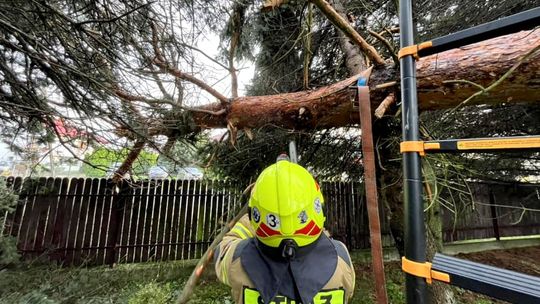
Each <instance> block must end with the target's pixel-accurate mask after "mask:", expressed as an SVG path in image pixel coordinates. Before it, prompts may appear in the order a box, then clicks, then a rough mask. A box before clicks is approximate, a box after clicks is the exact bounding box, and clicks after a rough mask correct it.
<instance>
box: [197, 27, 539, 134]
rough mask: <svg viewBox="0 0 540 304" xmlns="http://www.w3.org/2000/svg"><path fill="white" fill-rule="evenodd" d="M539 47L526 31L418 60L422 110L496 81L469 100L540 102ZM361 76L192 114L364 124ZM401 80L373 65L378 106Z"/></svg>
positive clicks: (233, 122)
mask: <svg viewBox="0 0 540 304" xmlns="http://www.w3.org/2000/svg"><path fill="white" fill-rule="evenodd" d="M539 46H540V31H523V32H519V33H516V34H512V35H507V36H502V37H498V38H495V39H491V40H488V41H485V42H481V43H476V44H473V45H470V46H467V47H462V48H459V49H455V50H451V51H447V52H444V53H441V54H438V55H432V56H429V57H426V58H421V59H420V60H419V61H418V64H417V71H418V75H417V79H418V93H419V107H420V109H421V110H435V109H448V108H453V107H457V106H459V105H460V104H461V103H462V102H463V101H465V100H467V98H469V97H470V96H472V95H473V94H476V93H477V92H479V91H482V90H483V89H485V88H487V87H489V86H490V84H492V83H495V82H497V85H496V86H494V87H493V88H492V89H490V90H489V91H487V92H485V93H483V94H481V95H480V94H479V96H477V97H476V98H474V99H472V100H471V101H470V102H468V103H469V104H494V103H502V102H538V101H539V98H538V96H540V85H539V80H540V52H538V47H539ZM511 69H512V71H511V73H510V75H506V77H505V78H504V79H502V81H500V80H501V77H503V75H505V74H506V73H507V72H509V71H510V70H511ZM358 76H359V75H357V76H353V77H350V78H348V79H345V80H343V81H340V82H338V83H335V84H332V85H330V86H327V87H322V88H319V89H316V90H311V91H302V92H296V93H284V94H278V95H268V96H247V97H238V98H235V99H232V100H231V102H230V103H229V104H225V103H222V102H221V103H215V104H210V105H206V106H203V107H200V108H198V109H195V111H193V112H192V117H193V120H194V122H195V123H196V125H197V126H199V127H202V128H219V127H227V126H229V127H230V126H234V127H235V128H237V129H242V128H257V127H261V126H265V125H276V126H280V127H284V128H290V129H297V130H298V129H312V128H329V127H341V126H346V125H350V124H355V123H358V122H359V119H358V115H356V109H354V103H353V100H354V94H355V92H356V91H355V90H352V89H351V88H350V87H351V86H352V85H354V84H355V82H356V80H357V79H358ZM398 78H399V77H398V71H397V70H396V68H395V67H393V66H391V65H387V66H382V67H380V68H377V69H373V71H372V73H371V77H370V81H369V86H370V89H371V101H372V108H373V109H377V107H379V105H380V104H381V102H382V101H383V100H384V98H385V97H387V96H388V95H389V94H390V93H395V92H396V91H397V90H398V89H399V88H398V85H399V84H398V82H397V80H398ZM397 96H399V93H397ZM198 110H204V111H198ZM210 112H213V113H216V114H217V115H215V114H209V113H210Z"/></svg>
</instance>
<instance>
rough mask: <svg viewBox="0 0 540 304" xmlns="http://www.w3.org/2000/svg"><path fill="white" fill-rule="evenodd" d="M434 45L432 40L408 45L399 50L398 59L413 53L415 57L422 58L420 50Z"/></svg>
mask: <svg viewBox="0 0 540 304" xmlns="http://www.w3.org/2000/svg"><path fill="white" fill-rule="evenodd" d="M432 45H433V43H432V42H431V41H427V42H422V43H420V44H415V45H409V46H406V47H404V48H402V49H401V50H399V52H398V59H401V58H403V57H405V56H409V55H412V56H413V57H414V59H416V60H418V59H420V57H419V56H418V52H419V51H420V50H423V49H427V48H430V47H431V46H432Z"/></svg>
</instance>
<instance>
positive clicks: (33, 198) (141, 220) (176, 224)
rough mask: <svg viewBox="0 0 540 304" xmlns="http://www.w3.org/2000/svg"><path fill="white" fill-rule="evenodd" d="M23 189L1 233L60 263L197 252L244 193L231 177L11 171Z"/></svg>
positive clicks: (27, 252) (26, 250) (29, 253)
mask: <svg viewBox="0 0 540 304" xmlns="http://www.w3.org/2000/svg"><path fill="white" fill-rule="evenodd" d="M7 182H8V185H9V186H10V187H12V189H14V190H15V191H16V192H17V193H19V204H18V205H17V207H16V210H15V211H14V212H12V213H10V214H8V215H7V216H6V217H5V223H4V224H3V230H4V231H3V233H4V235H12V236H15V237H17V239H18V248H19V251H20V252H21V253H22V254H23V255H24V257H25V258H32V259H33V258H44V259H46V260H53V261H58V262H60V263H63V264H92V265H101V264H114V263H125V262H143V261H150V260H154V261H156V260H159V261H162V260H178V259H194V258H198V257H200V256H201V255H202V253H203V252H204V251H205V250H206V249H207V247H208V245H209V244H210V242H211V240H212V239H213V236H214V233H215V231H216V229H217V228H218V227H220V225H222V223H223V222H225V221H227V220H228V219H229V218H231V217H232V216H234V213H235V212H234V211H235V210H236V209H238V206H239V203H240V202H239V196H238V192H237V191H236V190H232V188H231V187H230V186H231V185H230V184H227V183H220V182H212V181H210V182H202V181H197V180H160V181H143V182H139V183H126V182H124V183H122V184H120V185H113V184H112V183H111V180H110V179H109V180H108V179H91V178H88V179H83V178H74V179H68V178H63V179H62V178H39V179H25V180H23V179H21V178H15V179H13V178H9V179H8V181H7Z"/></svg>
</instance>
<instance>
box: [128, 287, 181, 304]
mask: <svg viewBox="0 0 540 304" xmlns="http://www.w3.org/2000/svg"><path fill="white" fill-rule="evenodd" d="M170 300H171V285H170V284H165V285H164V286H160V285H159V284H157V283H155V282H150V283H148V284H145V285H142V286H140V289H139V290H138V291H137V292H135V294H134V295H133V296H131V297H130V298H129V300H128V304H165V303H169V302H170Z"/></svg>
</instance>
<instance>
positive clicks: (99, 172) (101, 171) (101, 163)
mask: <svg viewBox="0 0 540 304" xmlns="http://www.w3.org/2000/svg"><path fill="white" fill-rule="evenodd" d="M128 153H129V150H128V149H127V148H125V149H122V150H120V151H114V150H111V149H107V148H99V149H97V150H95V151H94V152H93V153H92V154H90V155H88V156H87V157H86V158H85V161H86V162H88V163H89V164H88V163H85V164H84V165H83V167H82V170H83V172H84V174H85V175H86V176H87V177H105V176H107V174H108V175H109V176H110V175H111V174H112V173H114V172H110V171H111V170H116V169H117V168H118V166H119V165H120V164H121V163H122V161H123V160H124V159H125V158H126V156H127V154H128ZM157 159H158V155H157V154H155V153H151V152H148V151H142V152H141V154H140V155H139V157H138V158H137V160H136V161H135V163H134V164H133V167H132V172H133V173H132V174H133V176H146V175H148V169H149V168H150V167H152V166H154V165H155V164H156V163H157Z"/></svg>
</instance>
